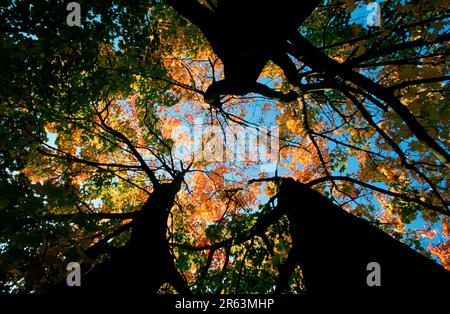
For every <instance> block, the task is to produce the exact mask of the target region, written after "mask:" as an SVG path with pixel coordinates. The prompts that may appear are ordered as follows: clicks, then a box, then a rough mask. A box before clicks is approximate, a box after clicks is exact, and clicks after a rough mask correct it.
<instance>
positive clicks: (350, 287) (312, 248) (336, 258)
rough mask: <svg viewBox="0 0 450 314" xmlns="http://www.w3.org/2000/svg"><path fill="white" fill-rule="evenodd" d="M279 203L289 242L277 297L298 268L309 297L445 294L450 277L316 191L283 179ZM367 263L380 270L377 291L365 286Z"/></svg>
mask: <svg viewBox="0 0 450 314" xmlns="http://www.w3.org/2000/svg"><path fill="white" fill-rule="evenodd" d="M278 200H279V203H278V204H279V205H278V206H280V207H281V208H283V209H284V210H286V211H287V213H288V216H289V222H290V234H291V236H292V240H293V247H292V249H291V252H290V254H289V258H288V260H287V261H286V263H285V264H284V265H283V266H282V267H281V269H280V278H279V279H280V280H279V283H278V290H277V291H278V292H281V291H283V290H284V289H285V288H286V287H287V280H288V279H289V276H290V272H292V270H293V267H294V266H295V264H297V263H298V264H300V266H301V268H302V271H303V276H304V281H305V285H306V290H307V292H311V293H317V292H320V293H333V294H335V293H345V292H348V291H353V292H355V291H368V292H380V291H391V290H392V291H398V292H402V291H410V292H413V291H415V292H416V291H418V290H434V291H438V290H439V289H442V288H444V289H447V291H448V289H449V285H450V272H448V271H446V270H445V269H444V268H443V267H442V266H440V265H438V264H437V263H435V262H434V261H432V260H431V259H428V258H427V257H425V256H423V255H421V254H419V253H417V252H416V251H414V250H413V249H411V248H410V247H408V246H406V245H405V244H403V243H401V242H399V241H397V240H395V239H394V238H393V237H391V236H389V235H388V234H386V233H385V232H383V231H381V230H380V229H378V228H376V227H374V226H372V225H371V224H370V223H369V222H368V221H366V220H363V219H360V218H358V217H356V216H354V215H352V214H350V213H348V212H346V211H345V210H343V209H342V208H340V207H339V206H337V205H335V204H333V203H332V202H331V201H330V200H329V199H327V198H326V197H324V196H322V195H321V194H320V193H318V192H317V191H314V190H313V189H311V188H308V187H306V186H305V185H303V184H301V183H299V182H296V181H294V180H292V179H285V180H283V182H282V184H281V187H280V194H279V199H278ZM371 262H376V263H378V264H379V265H380V269H381V272H380V279H381V286H380V287H378V286H372V287H370V286H369V285H368V283H367V278H368V276H369V274H371V273H372V271H373V269H372V268H370V269H369V270H367V266H368V264H369V263H371ZM369 277H370V276H369ZM371 279H374V277H370V278H369V281H370V282H373V280H371ZM440 292H443V290H440Z"/></svg>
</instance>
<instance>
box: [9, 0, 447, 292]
mask: <svg viewBox="0 0 450 314" xmlns="http://www.w3.org/2000/svg"><path fill="white" fill-rule="evenodd" d="M230 1H231V2H230V3H231V4H233V5H235V8H234V7H232V9H233V10H236V15H233V16H229V15H225V17H223V16H222V17H221V18H222V19H223V21H227V20H229V22H233V19H235V20H238V18H239V16H240V15H239V12H240V11H239V10H246V9H248V8H247V7H245V6H242V7H240V6H239V4H238V3H239V2H238V1H233V0H230ZM177 2H178V3H179V1H176V0H170V1H158V0H146V1H144V0H133V1H122V0H116V1H111V2H109V1H89V0H86V1H78V3H79V4H80V8H81V12H80V14H81V25H80V26H76V25H75V26H69V25H68V24H67V15H68V14H69V13H70V11H68V10H67V4H68V2H66V1H62V0H52V1H39V2H35V1H25V0H16V1H2V2H1V3H2V6H1V7H0V29H1V32H0V45H1V46H0V59H1V60H2V61H1V65H0V67H1V68H0V73H1V75H0V82H1V84H0V106H1V108H0V115H1V119H0V165H1V167H0V254H1V255H0V293H5V294H11V293H12V294H14V293H44V292H46V291H48V290H49V289H51V288H52V287H54V286H55V285H57V284H58V283H60V282H61V281H63V282H64V281H65V278H66V275H67V271H66V267H67V264H68V263H69V262H80V263H81V262H82V263H83V267H84V268H83V269H86V270H90V269H91V270H95V269H106V270H109V271H114V272H120V269H122V270H123V269H131V268H135V269H134V270H132V272H133V274H137V273H140V272H142V273H145V275H143V276H148V278H150V279H149V280H150V281H151V284H149V289H151V291H152V292H159V293H173V292H180V293H186V292H194V293H273V292H274V291H275V290H276V287H277V284H278V283H279V281H280V278H279V277H280V273H282V271H281V268H282V265H286V264H287V261H288V257H289V253H290V251H291V247H292V242H293V239H292V237H293V234H292V232H293V231H292V230H291V229H292V228H291V229H290V225H291V222H290V221H289V219H288V217H287V216H286V214H285V213H282V212H279V211H278V212H277V211H276V208H277V204H278V203H279V199H278V197H279V195H280V194H279V193H278V192H279V191H280V186H279V184H278V183H279V182H280V180H278V178H292V179H294V180H296V182H300V183H303V184H305V185H306V186H308V187H309V188H311V189H314V190H315V191H317V192H319V193H320V194H322V195H323V196H324V197H326V198H328V199H329V200H330V201H331V202H333V203H334V204H336V205H338V206H339V207H341V208H343V209H344V210H345V211H347V212H349V213H351V214H352V215H355V216H357V217H359V218H362V219H364V220H365V221H367V222H369V223H370V224H371V225H372V226H375V227H377V228H379V229H380V230H382V231H383V232H385V233H387V234H389V235H390V236H392V237H393V238H395V239H396V240H398V241H401V242H403V243H405V244H406V245H408V246H409V247H411V248H413V249H414V250H416V251H417V252H419V253H420V254H422V255H425V256H427V257H429V258H430V259H433V260H434V261H435V262H436V263H439V264H440V265H442V266H443V267H444V268H446V269H447V270H450V210H449V200H448V199H449V192H450V182H449V181H448V178H449V177H448V175H449V168H450V155H449V153H448V147H449V146H450V143H449V139H450V137H449V130H450V128H449V123H448V122H449V118H450V111H449V106H448V104H449V103H450V97H449V96H450V94H449V79H450V76H449V39H450V36H449V26H448V22H449V19H450V11H449V7H450V2H449V1H448V0H433V1H428V0H417V1H416V0H415V1H397V0H395V1H394V0H393V1H384V2H380V3H379V6H380V11H379V12H380V14H381V16H380V21H381V22H380V23H374V21H375V20H372V19H370V18H371V17H370V15H371V14H373V11H372V10H369V9H368V4H369V3H370V2H372V1H355V0H329V1H315V2H314V1H310V2H309V3H310V4H311V3H313V4H314V6H312V7H311V10H310V11H311V12H309V11H308V12H307V14H306V13H305V14H306V16H305V19H304V21H303V20H302V21H299V23H300V25H298V26H297V25H295V28H298V31H297V32H296V36H297V37H295V36H294V37H292V38H291V37H289V38H287V37H286V41H289V43H288V44H287V45H286V54H285V55H283V56H282V57H283V58H281V57H280V58H279V54H278V50H277V51H275V50H274V51H275V52H273V51H268V52H267V54H271V55H270V56H271V57H270V58H266V59H267V60H266V59H264V61H265V62H267V63H265V62H263V64H262V65H263V66H261V69H262V71H261V73H260V74H259V73H258V74H259V77H257V79H258V80H257V82H258V84H256V83H254V84H253V83H252V84H253V85H248V86H247V85H245V89H244V88H243V86H244V80H242V81H240V82H238V83H239V84H234V85H233V84H231V83H229V82H230V80H227V76H228V77H232V75H233V74H232V70H233V69H231V66H230V65H228V64H232V63H233V62H230V61H229V60H230V59H227V57H228V56H229V54H223V55H218V49H222V48H221V47H222V46H220V45H221V42H219V43H217V42H215V41H214V40H215V38H216V37H214V36H215V35H214V34H213V35H211V34H210V33H209V32H208V33H205V31H204V30H203V29H202V27H201V22H197V21H196V20H195V19H192V20H191V19H187V18H186V16H184V14H182V10H180V8H178V7H177V5H176V3H177ZM221 2H223V0H221V1H214V0H212V1H206V0H205V1H203V0H199V1H196V0H192V1H186V2H185V3H193V4H195V5H198V6H201V8H202V10H207V11H208V12H210V13H208V14H215V13H217V12H219V10H220V8H221ZM266 2H267V3H270V1H262V3H266ZM273 2H274V3H276V2H277V1H273ZM306 2H307V1H305V2H304V3H306ZM249 3H254V1H253V2H252V1H250V2H249ZM280 3H284V2H283V1H280ZM286 3H288V2H286ZM280 5H281V4H280ZM261 7H263V5H261ZM202 10H200V11H202ZM223 10H224V12H227V14H228V13H229V11H226V10H228V8H225V9H223ZM233 10H231V12H234V11H233ZM255 10H256V9H255ZM259 10H262V8H259ZM200 11H199V12H200ZM211 12H212V13H211ZM242 12H244V11H242ZM255 12H257V13H258V12H259V11H255ZM274 12H275V13H274ZM279 12H281V13H283V11H276V10H275V11H272V13H271V14H272V15H271V14H267V15H261V16H260V18H257V16H259V15H255V18H253V17H252V21H257V23H260V24H257V25H254V27H255V29H256V30H259V31H260V32H261V34H262V35H261V34H260V35H258V36H259V37H255V38H256V39H255V40H254V41H250V42H252V45H253V44H254V45H259V44H260V42H259V41H260V40H263V39H264V38H265V37H270V36H276V35H277V34H278V33H280V32H283V31H284V30H285V29H284V28H283V27H281V26H280V25H279V24H277V22H280V21H281V20H282V19H281V18H280V17H283V15H282V14H281V13H280V16H278V18H277V17H276V16H275V15H276V13H277V14H278V13H279ZM305 12H306V11H305ZM217 14H218V13H217ZM283 14H284V13H283ZM213 16H214V15H213ZM291 16H295V14H292V12H291V13H290V15H289V18H291ZM286 19H287V18H286ZM220 21H222V20H220ZM199 25H200V26H199ZM218 25H219V26H217V27H223V25H224V24H218ZM289 27H292V26H291V25H289ZM219 30H220V28H219ZM211 33H212V30H211ZM230 34H231V35H230V36H232V35H233V34H234V33H233V32H231V31H230ZM264 34H265V35H264ZM267 34H270V36H269V35H267ZM289 36H290V35H289ZM230 38H231V37H230ZM230 38H228V37H227V38H225V39H230ZM271 38H272V37H271ZM273 38H275V37H273ZM277 38H278V37H277ZM225 39H224V40H225ZM249 40H250V39H249ZM267 40H268V41H269V38H268V39H267ZM230 42H232V41H230ZM253 42H254V43H253ZM246 45H247V44H246V43H245V44H244V43H243V42H241V41H239V40H237V41H236V43H235V45H234V46H233V45H227V47H226V48H227V49H230V50H223V51H226V52H227V53H228V51H238V52H242V51H243V52H242V53H247V52H248V51H249V50H245V49H247V48H248V47H247V46H246ZM249 45H250V44H248V46H249ZM271 45H272V46H274V45H278V42H276V41H275V40H274V41H272V42H271ZM242 46H246V47H245V49H241V48H242ZM280 46H281V41H280ZM240 47H241V48H240ZM249 47H250V46H249ZM258 47H260V46H258ZM261 47H262V46H261ZM283 47H284V46H283ZM239 49H241V50H239ZM248 49H250V48H248ZM251 53H253V52H252V51H251ZM275 53H276V56H275ZM285 56H288V59H286V58H284V57H285ZM233 60H234V59H233ZM233 60H232V61H233ZM245 60H247V59H245ZM252 60H253V59H252ZM228 62H229V63H228ZM244 64H245V62H244ZM224 65H225V66H224ZM284 65H286V68H284ZM292 66H294V68H292ZM227 67H228V68H227ZM224 68H227V69H226V70H224ZM228 69H231V70H228ZM287 69H288V70H287ZM292 69H294V70H295V71H294V72H295V73H292ZM238 70H239V71H238V74H242V73H243V72H244V69H243V68H239V67H238ZM227 71H228V72H227ZM230 73H231V74H230ZM238 76H239V75H238ZM217 82H226V83H223V84H222V85H220V84H218V85H212V84H213V83H217ZM255 82H256V81H255ZM245 84H247V82H245ZM210 86H215V87H216V86H219V87H220V91H221V92H219V91H217V90H213V88H212V89H209V92H208V93H207V91H208V88H209V87H210ZM211 94H214V95H213V96H214V97H210V98H209V96H210V95H211ZM286 95H289V97H288V98H286V97H285V96H286ZM293 95H294V96H295V97H292V96H293ZM297 202H298V203H301V202H304V203H305V204H309V203H308V201H307V200H297ZM312 207H313V206H312ZM305 210H311V211H313V210H314V208H307V209H305ZM324 215H325V214H324ZM312 223H313V225H314V228H315V230H316V232H317V234H320V233H321V232H323V231H326V230H323V229H322V228H326V226H327V224H325V223H322V222H321V220H318V221H314V222H312ZM316 245H317V246H318V248H317V249H320V250H321V251H323V252H326V251H327V250H328V249H329V247H328V245H329V243H327V242H319V243H317V244H316ZM330 258H331V259H332V258H333V257H330ZM116 261H117V262H116ZM105 265H106V266H105ZM118 265H119V266H118ZM101 267H103V268H101ZM130 271H131V270H130ZM134 272H135V273H134ZM93 273H95V272H93ZM98 276H99V277H98V278H102V277H101V275H98ZM127 276H128V275H127V274H124V275H123V276H122V277H120V276H119V277H120V278H121V279H118V280H119V283H122V284H124V283H125V282H126V280H127V279H126V278H128V277H127ZM302 276H303V275H302V269H301V267H300V266H299V265H296V266H295V267H293V268H292V269H291V270H290V273H289V275H288V277H287V279H286V283H283V284H285V285H286V287H287V288H286V292H289V293H300V292H302V291H304V290H305V285H304V282H303V281H302ZM96 278H97V277H96ZM92 280H93V281H94V280H95V279H92ZM119 283H118V285H119ZM128 288H129V287H127V288H125V289H128ZM306 290H307V288H306Z"/></svg>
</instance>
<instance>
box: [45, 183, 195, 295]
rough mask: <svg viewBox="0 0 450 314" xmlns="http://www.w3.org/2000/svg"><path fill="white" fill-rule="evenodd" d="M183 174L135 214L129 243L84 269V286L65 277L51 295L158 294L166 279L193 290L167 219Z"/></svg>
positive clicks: (182, 289)
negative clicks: (183, 272) (179, 261)
mask: <svg viewBox="0 0 450 314" xmlns="http://www.w3.org/2000/svg"><path fill="white" fill-rule="evenodd" d="M181 180H182V178H177V179H175V180H174V181H173V182H171V183H165V184H161V185H159V186H157V187H155V189H154V191H153V193H152V194H151V196H150V197H149V198H148V200H147V201H146V203H145V204H144V206H143V207H142V209H141V211H140V212H139V214H138V215H137V216H136V218H134V219H133V227H132V232H131V237H130V240H129V242H128V244H127V245H126V246H125V247H123V248H120V249H116V250H115V251H114V252H113V253H112V254H110V256H109V258H108V259H107V260H105V261H104V262H102V263H101V264H99V265H97V266H95V267H94V268H93V269H92V270H88V271H86V272H84V273H83V275H82V278H81V287H67V285H66V284H65V281H64V282H62V283H61V284H60V285H59V286H58V287H57V288H56V289H54V290H52V291H51V292H50V295H67V294H70V295H73V296H78V297H88V296H94V295H99V294H100V295H107V296H114V295H120V296H124V295H125V296H127V295H128V296H133V297H144V296H150V295H151V294H156V293H157V292H158V290H159V288H160V287H161V285H162V284H164V283H169V284H171V285H172V287H174V288H175V289H176V290H177V292H179V293H182V294H189V293H190V290H189V287H188V286H187V284H186V282H185V280H184V279H183V277H182V276H181V275H180V274H179V273H178V271H177V269H176V267H175V263H174V259H173V256H172V254H171V251H170V248H169V243H168V241H167V237H166V233H167V219H168V216H169V213H170V209H171V208H172V206H173V204H174V201H175V196H176V194H177V193H178V191H179V190H180V188H181Z"/></svg>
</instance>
